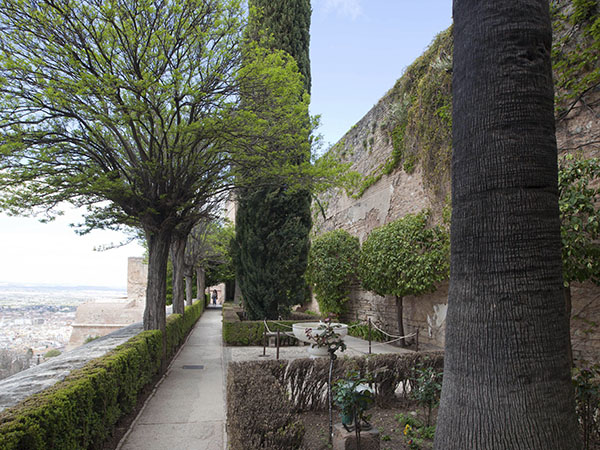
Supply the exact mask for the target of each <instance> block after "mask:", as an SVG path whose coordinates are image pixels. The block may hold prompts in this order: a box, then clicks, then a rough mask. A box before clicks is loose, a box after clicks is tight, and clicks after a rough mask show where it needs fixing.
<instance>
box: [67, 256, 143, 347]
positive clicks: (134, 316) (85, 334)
mask: <svg viewBox="0 0 600 450" xmlns="http://www.w3.org/2000/svg"><path fill="white" fill-rule="evenodd" d="M147 283H148V265H147V264H146V263H144V259H143V258H138V257H129V258H128V259H127V298H120V299H116V298H115V299H111V300H102V301H100V300H98V301H91V302H87V303H83V304H81V305H79V306H78V307H77V312H76V314H75V321H74V322H73V324H72V327H73V330H72V331H71V338H70V339H69V343H68V345H67V350H72V349H74V348H77V347H79V346H80V345H82V344H83V343H85V341H86V340H87V339H90V338H97V337H99V336H105V335H106V334H108V333H112V332H114V331H116V330H119V329H120V328H123V327H126V326H128V325H131V324H132V323H137V322H141V321H142V320H143V318H144V308H145V307H146V284H147Z"/></svg>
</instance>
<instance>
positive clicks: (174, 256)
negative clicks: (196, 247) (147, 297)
mask: <svg viewBox="0 0 600 450" xmlns="http://www.w3.org/2000/svg"><path fill="white" fill-rule="evenodd" d="M186 242H187V237H185V238H181V237H176V238H174V239H173V242H172V243H171V262H172V263H173V314H183V313H184V311H185V286H184V274H185V244H186Z"/></svg>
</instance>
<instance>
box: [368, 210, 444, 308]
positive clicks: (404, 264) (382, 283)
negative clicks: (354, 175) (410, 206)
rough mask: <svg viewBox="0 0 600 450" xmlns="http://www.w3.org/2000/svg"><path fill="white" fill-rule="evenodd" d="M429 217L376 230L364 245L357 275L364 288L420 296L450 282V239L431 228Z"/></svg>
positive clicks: (409, 218)
mask: <svg viewBox="0 0 600 450" xmlns="http://www.w3.org/2000/svg"><path fill="white" fill-rule="evenodd" d="M428 217H429V214H428V213H427V212H421V213H420V214H416V215H414V214H407V215H406V216H404V217H402V218H400V219H398V220H396V221H394V222H391V223H389V224H387V225H384V226H382V227H380V228H377V229H375V230H373V231H372V232H371V234H369V236H368V237H367V239H366V240H365V241H364V242H363V245H362V249H361V252H360V258H359V264H358V273H359V277H360V280H361V283H362V285H363V286H364V287H365V289H368V290H370V291H373V292H375V293H377V294H378V295H382V296H383V295H395V296H398V297H403V296H406V295H419V294H423V293H426V292H431V291H433V290H435V284H436V283H438V282H440V281H443V280H445V279H447V277H448V270H449V260H448V258H449V236H448V232H447V231H446V230H445V229H444V228H442V227H441V226H428V225H427V220H428Z"/></svg>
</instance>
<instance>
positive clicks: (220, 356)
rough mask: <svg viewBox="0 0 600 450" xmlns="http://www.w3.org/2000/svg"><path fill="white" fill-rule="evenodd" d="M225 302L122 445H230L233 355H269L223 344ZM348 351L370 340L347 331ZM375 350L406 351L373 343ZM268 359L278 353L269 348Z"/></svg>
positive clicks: (291, 355)
mask: <svg viewBox="0 0 600 450" xmlns="http://www.w3.org/2000/svg"><path fill="white" fill-rule="evenodd" d="M221 327H222V324H221V308H220V307H216V308H215V307H209V308H208V309H207V310H206V311H205V312H204V314H203V315H202V317H201V318H200V320H199V321H198V322H197V323H196V325H195V327H194V329H193V331H192V332H191V334H190V336H189V337H188V339H187V341H186V342H185V344H184V345H183V347H182V349H181V351H180V352H179V354H178V355H177V356H176V357H175V359H174V360H173V362H172V363H171V365H170V367H169V369H168V370H167V373H166V375H165V376H164V377H163V379H162V380H161V382H160V383H159V384H158V386H157V387H156V389H155V391H154V392H153V394H152V395H151V396H150V397H149V399H148V401H147V403H146V405H145V406H144V408H143V409H142V411H141V412H140V414H139V415H138V417H137V418H136V420H135V421H134V422H133V424H132V426H131V428H130V430H129V432H128V434H126V435H125V436H124V437H123V439H122V440H121V443H120V444H119V446H118V447H117V450H168V449H173V450H188V449H189V450H191V449H194V450H224V449H226V448H227V436H226V433H225V422H226V415H225V380H226V374H227V371H226V367H227V364H228V363H229V362H230V361H245V360H253V359H263V358H262V354H263V348H262V347H223V340H222V337H221ZM344 340H345V341H346V344H347V346H348V349H347V350H346V351H345V352H344V353H343V354H342V355H344V356H360V355H364V354H366V353H368V351H369V344H368V342H367V341H364V340H362V339H357V338H354V337H351V336H347V337H346V338H345V339H344ZM372 352H373V353H404V352H409V350H404V349H401V348H399V347H395V346H392V345H388V344H378V343H373V347H372ZM266 355H267V356H266V358H265V359H275V358H276V349H275V348H272V347H270V348H267V349H266ZM308 356H309V355H308V352H307V348H306V347H301V346H297V347H281V348H280V354H279V358H280V359H295V358H306V357H308Z"/></svg>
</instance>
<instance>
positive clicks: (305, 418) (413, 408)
mask: <svg viewBox="0 0 600 450" xmlns="http://www.w3.org/2000/svg"><path fill="white" fill-rule="evenodd" d="M436 412H437V411H433V412H432V413H431V416H432V417H431V421H432V422H433V423H434V424H435V415H436ZM367 413H368V414H369V415H371V419H370V420H369V422H370V423H371V425H373V428H375V429H377V430H379V436H380V449H381V450H412V449H431V448H433V441H432V440H431V439H423V440H422V442H417V441H416V440H413V446H410V445H409V441H410V436H409V437H407V436H405V435H404V428H405V427H404V423H400V421H399V420H398V419H397V416H398V415H399V414H403V415H405V416H411V417H416V418H417V420H419V421H420V422H422V423H425V422H426V420H427V413H426V411H424V410H423V409H422V408H420V407H419V406H417V405H415V404H413V403H409V402H406V401H404V402H402V401H398V402H396V403H395V404H393V405H391V406H390V407H388V408H380V407H377V406H374V407H372V408H371V409H369V410H368V411H367ZM299 416H300V421H301V422H303V423H304V428H305V434H304V441H303V449H304V450H326V449H330V448H331V447H330V446H328V433H329V413H328V412H327V411H317V412H315V411H311V412H305V413H301V414H300V415H299ZM339 422H340V414H339V411H336V410H334V411H333V423H334V425H335V424H336V423H339Z"/></svg>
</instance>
